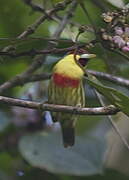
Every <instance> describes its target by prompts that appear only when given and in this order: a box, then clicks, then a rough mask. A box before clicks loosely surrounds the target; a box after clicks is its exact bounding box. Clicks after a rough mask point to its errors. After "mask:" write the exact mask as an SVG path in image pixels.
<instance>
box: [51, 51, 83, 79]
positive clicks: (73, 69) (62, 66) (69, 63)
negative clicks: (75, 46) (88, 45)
mask: <svg viewBox="0 0 129 180" xmlns="http://www.w3.org/2000/svg"><path fill="white" fill-rule="evenodd" d="M79 57H80V56H79V55H76V58H77V59H79ZM53 71H54V72H56V73H59V74H62V75H64V76H68V77H72V78H75V79H82V77H83V75H84V71H83V69H82V68H81V67H79V65H78V64H77V63H76V62H75V59H74V55H73V54H70V55H67V56H65V57H64V58H63V59H62V60H60V61H59V62H58V63H57V64H56V65H55V67H54V69H53Z"/></svg>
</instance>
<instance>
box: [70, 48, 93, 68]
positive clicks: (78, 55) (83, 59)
mask: <svg viewBox="0 0 129 180" xmlns="http://www.w3.org/2000/svg"><path fill="white" fill-rule="evenodd" d="M69 54H74V60H75V62H76V63H77V64H78V65H79V66H80V67H81V68H85V67H86V65H87V63H88V61H89V60H90V59H92V58H95V57H96V55H95V54H90V53H88V52H87V51H86V50H85V49H78V50H77V51H76V52H75V51H71V52H70V53H69Z"/></svg>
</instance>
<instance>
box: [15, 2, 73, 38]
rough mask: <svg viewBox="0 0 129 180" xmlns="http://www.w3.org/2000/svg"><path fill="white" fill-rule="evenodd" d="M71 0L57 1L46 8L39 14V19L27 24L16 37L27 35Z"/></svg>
mask: <svg viewBox="0 0 129 180" xmlns="http://www.w3.org/2000/svg"><path fill="white" fill-rule="evenodd" d="M71 2H72V0H66V1H63V2H59V3H57V4H56V5H55V7H54V8H52V9H50V10H48V11H47V12H46V13H45V15H43V16H41V17H40V18H39V19H37V20H36V21H35V22H34V23H33V24H32V25H31V26H29V27H28V28H27V29H26V30H25V31H24V32H23V33H22V34H20V35H19V36H18V39H21V38H24V37H27V36H28V35H30V34H32V33H34V32H35V30H36V29H37V28H38V27H39V25H41V24H42V23H43V22H44V21H45V20H46V19H47V18H50V16H51V15H52V14H54V13H55V12H57V11H60V10H64V9H65V8H66V6H67V5H68V4H70V3H71Z"/></svg>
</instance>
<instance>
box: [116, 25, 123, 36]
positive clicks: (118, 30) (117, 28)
mask: <svg viewBox="0 0 129 180" xmlns="http://www.w3.org/2000/svg"><path fill="white" fill-rule="evenodd" d="M115 33H116V34H117V35H122V34H123V30H122V28H121V27H115Z"/></svg>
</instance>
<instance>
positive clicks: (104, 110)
mask: <svg viewBox="0 0 129 180" xmlns="http://www.w3.org/2000/svg"><path fill="white" fill-rule="evenodd" d="M0 103H3V104H7V105H10V106H20V107H24V108H31V109H37V110H42V111H54V112H66V113H71V114H73V113H74V114H80V115H113V114H116V113H117V112H119V111H120V110H119V109H118V108H116V107H115V106H113V105H110V106H105V107H95V108H78V107H73V106H65V105H56V104H46V103H44V104H42V103H40V102H34V101H27V100H21V99H14V98H9V97H4V96H0Z"/></svg>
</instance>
